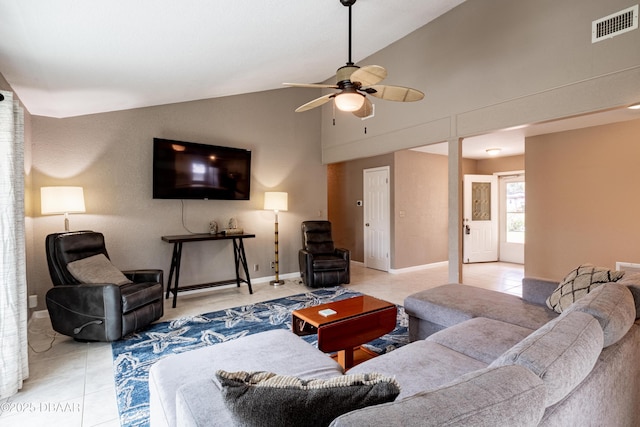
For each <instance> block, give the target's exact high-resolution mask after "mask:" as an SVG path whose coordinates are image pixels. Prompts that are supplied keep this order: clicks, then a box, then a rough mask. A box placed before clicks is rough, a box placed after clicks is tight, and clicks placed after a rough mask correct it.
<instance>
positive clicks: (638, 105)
mask: <svg viewBox="0 0 640 427" xmlns="http://www.w3.org/2000/svg"><path fill="white" fill-rule="evenodd" d="M627 108H628V109H629V110H640V102H636V103H635V104H632V105H629V106H628V107H627Z"/></svg>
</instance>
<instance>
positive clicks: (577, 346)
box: [489, 311, 604, 406]
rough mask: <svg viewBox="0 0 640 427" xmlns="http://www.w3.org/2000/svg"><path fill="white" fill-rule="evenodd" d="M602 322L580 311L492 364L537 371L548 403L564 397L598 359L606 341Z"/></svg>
mask: <svg viewBox="0 0 640 427" xmlns="http://www.w3.org/2000/svg"><path fill="white" fill-rule="evenodd" d="M603 339H604V338H603V333H602V328H600V324H599V323H598V321H597V320H596V319H595V318H594V317H592V316H590V315H588V314H586V313H582V312H579V311H574V312H571V313H568V314H567V315H566V316H562V317H558V318H557V319H555V320H552V321H551V322H549V323H547V324H546V325H544V326H543V327H541V328H540V329H538V330H537V331H535V332H533V333H532V334H531V335H529V336H528V337H527V338H525V339H524V340H522V341H520V342H519V343H518V344H516V345H514V346H513V347H512V348H511V349H509V350H508V351H507V352H506V353H504V354H503V355H502V356H500V357H499V358H498V359H496V360H495V361H494V362H493V363H491V365H489V366H505V365H521V366H524V367H525V368H528V369H529V370H531V371H532V372H533V373H535V374H537V375H538V376H539V377H540V378H541V379H542V381H544V383H545V386H546V389H547V397H546V400H545V405H546V406H551V405H553V404H554V403H556V402H558V401H560V400H561V399H563V398H564V397H565V396H566V395H568V394H569V393H570V392H571V390H573V389H574V388H575V387H576V386H577V385H578V384H579V383H580V382H581V381H582V380H583V379H584V378H585V377H586V376H587V375H588V374H589V372H591V369H592V368H593V366H594V365H595V363H596V361H597V360H598V356H599V355H600V352H601V351H602V343H603Z"/></svg>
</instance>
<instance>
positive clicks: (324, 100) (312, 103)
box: [296, 93, 336, 113]
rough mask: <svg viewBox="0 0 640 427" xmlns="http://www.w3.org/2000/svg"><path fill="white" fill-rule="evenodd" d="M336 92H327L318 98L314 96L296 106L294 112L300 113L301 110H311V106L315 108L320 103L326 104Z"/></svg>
mask: <svg viewBox="0 0 640 427" xmlns="http://www.w3.org/2000/svg"><path fill="white" fill-rule="evenodd" d="M335 96H336V94H335V93H329V94H327V95H323V96H321V97H320V98H316V99H314V100H313V101H309V102H307V103H306V104H303V105H301V106H299V107H298V108H296V113H300V112H302V111H307V110H311V109H312V108H316V107H319V106H321V105H322V104H326V103H327V102H329V101H331V98H333V97H335Z"/></svg>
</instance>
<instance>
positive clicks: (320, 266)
mask: <svg viewBox="0 0 640 427" xmlns="http://www.w3.org/2000/svg"><path fill="white" fill-rule="evenodd" d="M350 257H351V254H350V252H349V250H347V249H342V248H336V247H335V246H334V244H333V238H332V236H331V222H329V221H304V222H303V223H302V249H300V251H299V252H298V261H299V263H300V276H301V277H302V281H303V282H304V284H305V285H307V286H310V287H312V288H319V287H324V286H337V285H341V284H344V283H349V281H350V280H351V279H350V274H349V262H350Z"/></svg>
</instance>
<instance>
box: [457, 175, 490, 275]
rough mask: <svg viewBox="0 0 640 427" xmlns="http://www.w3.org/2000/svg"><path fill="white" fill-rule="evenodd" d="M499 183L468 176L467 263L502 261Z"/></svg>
mask: <svg viewBox="0 0 640 427" xmlns="http://www.w3.org/2000/svg"><path fill="white" fill-rule="evenodd" d="M497 184H498V179H497V177H495V176H493V175H465V176H464V185H463V198H464V216H463V224H462V226H463V227H464V230H463V236H464V239H463V257H462V259H463V262H464V263H473V262H490V261H498V194H497V189H498V185H497Z"/></svg>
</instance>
